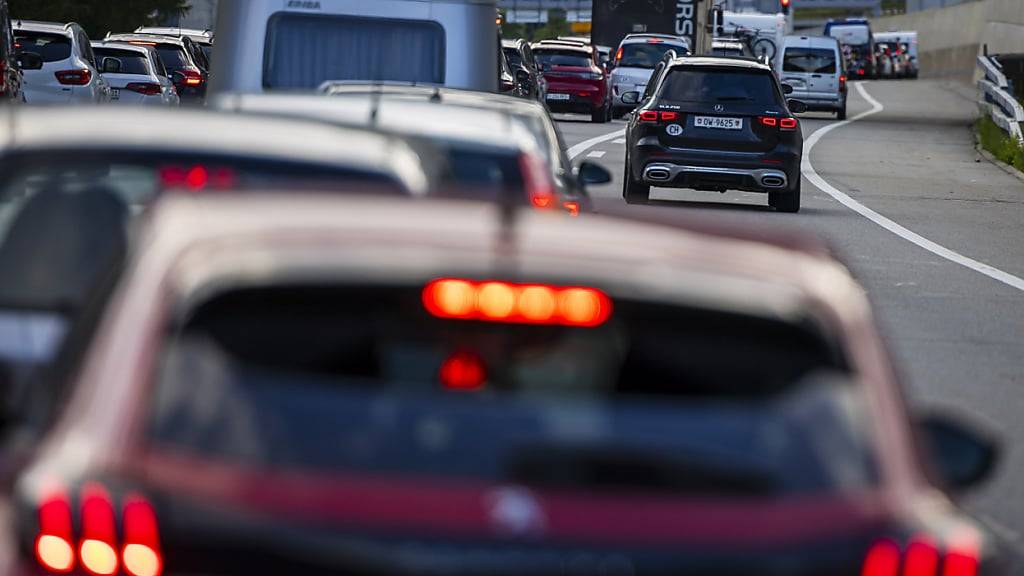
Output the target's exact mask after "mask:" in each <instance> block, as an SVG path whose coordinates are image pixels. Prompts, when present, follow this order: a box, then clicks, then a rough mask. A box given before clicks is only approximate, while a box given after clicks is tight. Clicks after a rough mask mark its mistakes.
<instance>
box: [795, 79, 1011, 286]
mask: <svg viewBox="0 0 1024 576" xmlns="http://www.w3.org/2000/svg"><path fill="white" fill-rule="evenodd" d="M854 86H856V87H857V91H858V92H860V95H861V96H863V97H864V99H865V100H867V101H868V103H869V104H871V110H867V111H865V112H861V113H860V114H857V115H856V116H854V117H853V118H850V119H849V120H843V121H842V122H836V123H834V124H829V125H828V126H825V127H824V128H820V129H819V130H818V131H817V132H815V133H814V134H811V136H810V138H808V139H807V141H806V142H804V158H803V162H802V163H801V166H800V170H801V172H803V175H804V177H805V178H807V180H809V181H810V182H811V184H814V185H815V186H817V187H818V189H819V190H821V191H822V192H824V193H826V194H828V195H829V196H831V197H833V198H835V199H836V200H838V201H839V202H840V203H841V204H842V205H844V206H846V207H847V208H849V209H850V210H853V211H854V212H856V213H858V214H860V215H861V216H863V217H865V218H867V219H868V220H871V221H872V222H874V223H875V224H878V225H879V226H881V227H882V228H885V229H886V230H888V231H889V232H892V233H893V234H895V235H897V236H899V237H900V238H903V239H904V240H906V241H908V242H910V243H912V244H916V245H918V246H920V247H921V248H924V249H925V250H927V251H929V252H931V253H932V254H935V255H936V256H939V257H941V258H945V259H946V260H949V261H950V262H953V263H955V264H959V265H961V266H963V267H965V268H969V269H971V270H974V271H975V272H978V273H979V274H984V275H985V276H988V277H989V278H992V279H993V280H997V281H999V282H1002V283H1003V284H1006V285H1007V286H1010V287H1012V288H1016V289H1017V290H1020V291H1022V292H1024V278H1019V277H1017V276H1014V275H1013V274H1009V273H1007V272H1004V271H1002V270H1000V269H998V268H996V267H994V266H989V265H988V264H985V263H984V262H979V261H977V260H974V259H972V258H968V257H967V256H964V255H963V254H960V253H959V252H955V251H953V250H950V249H949V248H946V247H945V246H942V245H941V244H937V243H935V242H932V241H931V240H929V239H927V238H925V237H924V236H921V235H920V234H918V233H916V232H913V231H911V230H909V229H907V228H905V227H903V226H901V225H900V224H897V223H896V222H895V221H893V220H890V219H889V218H886V217H885V216H882V215H881V214H879V213H878V212H875V211H874V210H872V209H871V208H868V207H867V206H865V205H863V204H861V203H860V202H858V201H856V200H854V199H853V198H851V197H850V196H849V195H847V194H845V193H843V192H840V191H839V190H838V189H836V188H835V187H834V186H832V185H831V184H829V183H828V182H826V181H825V179H824V178H822V177H821V176H819V175H818V173H817V172H816V171H815V170H814V166H813V165H812V164H811V150H812V149H813V148H814V145H815V144H817V143H818V141H819V140H821V138H822V137H823V136H825V135H826V134H828V133H829V132H831V131H833V130H835V129H836V128H839V127H841V126H846V125H847V124H850V123H853V122H856V121H858V120H862V119H864V118H867V117H868V116H871V115H872V114H877V113H879V112H881V111H882V110H885V106H882V103H881V102H879V101H878V100H875V99H874V98H873V97H872V96H871V94H868V91H867V90H866V89H865V88H864V84H863V83H862V82H857V83H856V84H854Z"/></svg>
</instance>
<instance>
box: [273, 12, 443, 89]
mask: <svg viewBox="0 0 1024 576" xmlns="http://www.w3.org/2000/svg"><path fill="white" fill-rule="evenodd" d="M444 60H445V33H444V28H442V27H441V25H440V24H438V23H436V22H425V21H414V20H396V19H384V18H358V17H352V16H324V15H314V14H291V13H279V14H277V15H275V16H274V17H273V18H272V19H271V20H270V24H269V25H268V27H267V41H266V52H265V54H264V62H265V64H264V71H263V84H264V86H266V87H268V88H286V89H288V88H290V89H298V88H315V87H317V86H319V85H320V84H322V83H323V82H325V81H327V80H382V81H387V80H392V81H399V82H424V83H432V84H443V83H444V80H445V62H444Z"/></svg>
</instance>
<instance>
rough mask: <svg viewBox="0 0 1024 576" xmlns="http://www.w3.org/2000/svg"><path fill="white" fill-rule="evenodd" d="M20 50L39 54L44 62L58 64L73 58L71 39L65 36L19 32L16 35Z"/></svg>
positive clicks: (15, 40) (15, 38)
mask: <svg viewBox="0 0 1024 576" xmlns="http://www.w3.org/2000/svg"><path fill="white" fill-rule="evenodd" d="M14 42H15V44H16V45H17V46H16V48H17V49H18V50H23V51H25V52H32V53H34V54H38V55H39V56H40V57H41V58H42V59H43V62H58V61H60V60H67V59H68V58H70V57H71V38H68V37H67V36H64V35H63V34H46V33H44V32H26V31H18V32H15V33H14Z"/></svg>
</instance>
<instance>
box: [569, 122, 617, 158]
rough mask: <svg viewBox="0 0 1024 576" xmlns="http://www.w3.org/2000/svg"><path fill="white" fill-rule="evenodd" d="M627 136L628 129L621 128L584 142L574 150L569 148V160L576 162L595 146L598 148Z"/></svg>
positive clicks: (574, 147)
mask: <svg viewBox="0 0 1024 576" xmlns="http://www.w3.org/2000/svg"><path fill="white" fill-rule="evenodd" d="M625 134H626V129H625V128H620V129H618V130H616V131H615V132H609V133H608V134H602V135H600V136H595V137H593V138H591V139H590V140H584V141H583V142H580V143H579V144H577V145H575V146H573V147H572V148H569V150H568V154H569V160H575V159H576V158H577V157H578V156H579V155H580V154H583V153H584V152H586V151H587V150H589V149H591V148H593V147H594V146H597V145H598V144H601V143H603V142H607V141H609V140H614V139H616V138H618V137H620V136H624V135H625Z"/></svg>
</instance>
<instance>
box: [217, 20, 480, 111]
mask: <svg viewBox="0 0 1024 576" xmlns="http://www.w3.org/2000/svg"><path fill="white" fill-rule="evenodd" d="M496 10H497V9H496V7H495V0H221V2H220V4H219V6H218V11H217V57H216V59H215V61H214V65H213V74H212V75H211V76H212V77H211V81H210V90H211V93H212V94H224V93H255V92H264V91H273V90H307V91H308V90H315V89H316V88H317V87H318V86H320V85H321V84H323V83H324V82H327V81H331V80H336V81H345V80H350V81H365V82H376V81H380V82H403V83H410V84H437V85H442V86H452V87H457V88H467V89H471V90H483V91H489V92H495V91H497V88H498V74H499V71H498V52H497V50H498V29H497V25H496V23H495V15H496V13H497V12H496Z"/></svg>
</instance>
